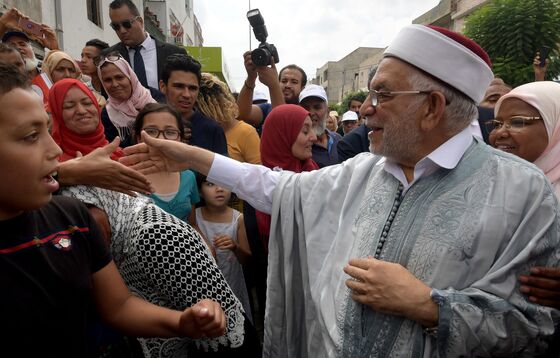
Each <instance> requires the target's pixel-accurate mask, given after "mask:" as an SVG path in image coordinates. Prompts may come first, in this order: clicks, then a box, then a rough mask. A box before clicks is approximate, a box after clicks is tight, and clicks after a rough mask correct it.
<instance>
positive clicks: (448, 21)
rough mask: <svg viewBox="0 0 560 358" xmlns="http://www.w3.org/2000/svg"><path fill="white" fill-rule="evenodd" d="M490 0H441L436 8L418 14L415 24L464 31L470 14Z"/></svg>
mask: <svg viewBox="0 0 560 358" xmlns="http://www.w3.org/2000/svg"><path fill="white" fill-rule="evenodd" d="M489 1H490V0H441V1H440V2H439V3H438V4H437V5H436V6H435V7H434V8H432V9H431V10H429V11H427V12H426V13H424V14H422V15H420V16H418V17H417V18H416V19H414V20H413V21H412V23H413V24H424V25H436V26H441V27H445V28H448V29H450V30H453V31H457V32H462V31H463V28H464V26H465V20H466V18H467V16H468V15H470V14H471V13H472V12H473V11H475V10H477V9H478V8H480V7H481V6H483V5H484V4H486V3H488V2H489Z"/></svg>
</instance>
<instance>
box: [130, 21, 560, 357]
mask: <svg viewBox="0 0 560 358" xmlns="http://www.w3.org/2000/svg"><path fill="white" fill-rule="evenodd" d="M458 69H459V70H458ZM492 78H493V74H492V70H491V63H490V59H489V57H488V55H487V54H486V52H485V51H484V50H483V49H482V48H481V47H480V46H479V45H477V44H476V43H475V42H474V41H472V40H470V39H468V38H466V37H464V36H463V35H460V34H458V33H454V32H452V31H449V30H447V29H443V28H438V27H431V26H423V25H410V26H407V27H405V28H403V29H402V30H401V31H400V33H399V34H397V36H396V37H395V39H394V40H393V41H392V43H391V44H390V45H389V46H388V47H387V49H386V50H385V52H384V58H383V59H382V60H381V62H380V63H379V67H378V69H377V72H376V74H375V76H374V77H373V80H372V81H371V82H370V84H369V89H370V90H369V95H368V97H367V98H366V101H365V102H364V104H363V105H362V107H361V109H360V114H361V115H362V116H365V117H367V122H368V125H369V126H370V127H371V132H370V133H369V139H370V150H371V151H372V152H373V153H374V154H375V155H374V154H371V153H361V154H359V155H357V156H355V157H354V158H352V159H349V160H347V161H345V162H344V163H342V164H340V165H333V166H329V167H326V168H322V169H321V170H317V171H313V172H307V173H298V174H296V173H291V172H277V171H273V170H269V169H268V168H265V167H262V166H257V165H251V164H247V163H238V162H236V161H234V160H231V159H229V158H225V157H222V156H220V155H216V154H213V153H209V152H207V151H204V150H202V149H200V148H195V147H191V146H187V145H185V144H180V143H176V142H173V143H172V142H170V141H162V140H156V139H150V138H148V140H147V141H146V142H145V143H146V145H148V147H145V146H142V145H140V146H137V147H129V148H125V151H126V152H127V153H128V154H132V156H131V157H127V158H126V159H123V161H125V162H127V161H128V162H129V164H130V163H136V165H135V166H133V167H134V168H137V169H148V168H149V166H150V163H153V164H151V165H155V166H156V168H157V166H158V165H159V166H161V165H162V163H161V160H162V155H163V156H165V159H166V161H165V164H164V165H166V167H167V168H169V167H172V168H176V169H185V167H190V168H192V169H194V170H196V171H198V172H200V173H202V174H206V175H207V177H208V180H209V181H211V182H213V183H215V184H217V185H220V186H222V187H225V188H228V189H230V190H231V189H233V191H234V192H235V193H237V194H238V195H239V197H241V198H243V199H244V200H247V201H248V202H249V203H250V204H251V205H253V206H254V207H255V208H256V209H257V210H260V211H262V212H264V213H270V214H271V218H272V222H271V227H272V229H271V235H270V241H269V256H268V275H269V280H268V292H267V307H266V309H267V320H266V322H265V339H264V356H267V357H373V356H375V357H422V356H424V357H435V356H439V357H494V356H507V357H511V356H526V357H535V356H552V355H551V353H552V352H551V348H550V347H551V346H552V345H553V343H554V342H555V338H556V339H557V336H556V335H557V334H558V329H559V328H558V327H559V324H560V317H559V315H558V311H557V310H554V309H552V308H549V307H544V306H539V305H536V304H535V303H533V302H531V301H530V300H529V299H528V298H527V297H526V296H525V295H524V294H523V292H521V290H520V285H519V282H518V277H519V275H521V274H524V275H527V274H529V272H530V269H531V268H532V267H536V266H551V267H558V266H559V265H560V263H559V261H558V257H560V253H559V250H560V214H559V212H558V199H557V198H556V197H555V194H554V191H553V189H552V187H551V185H550V184H549V183H548V181H547V179H546V177H545V176H544V174H543V172H542V171H540V170H539V169H538V168H536V167H534V166H532V165H531V164H529V163H527V162H525V161H523V160H520V159H518V158H514V157H513V156H511V155H509V154H507V153H503V152H499V151H497V150H495V149H493V148H491V147H489V146H488V145H486V144H485V143H483V142H482V141H481V140H479V139H475V138H474V137H473V135H472V132H471V129H470V128H469V126H470V123H471V121H472V120H473V119H474V118H476V116H477V108H476V103H479V102H480V101H481V100H482V98H483V96H484V92H485V90H486V88H487V87H488V84H489V83H490V81H491V80H492ZM508 125H511V126H514V125H518V124H513V123H512V124H509V123H508ZM158 156H159V157H158ZM158 158H159V160H158ZM325 189H326V190H325Z"/></svg>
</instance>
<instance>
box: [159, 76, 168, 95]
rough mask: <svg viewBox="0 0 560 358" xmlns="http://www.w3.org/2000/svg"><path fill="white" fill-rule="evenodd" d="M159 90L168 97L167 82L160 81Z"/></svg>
mask: <svg viewBox="0 0 560 358" xmlns="http://www.w3.org/2000/svg"><path fill="white" fill-rule="evenodd" d="M159 90H160V91H161V93H163V94H164V95H166V96H167V86H166V85H165V82H163V80H159Z"/></svg>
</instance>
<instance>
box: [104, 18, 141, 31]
mask: <svg viewBox="0 0 560 358" xmlns="http://www.w3.org/2000/svg"><path fill="white" fill-rule="evenodd" d="M139 18H140V16H136V17H133V18H132V19H130V20H124V21H122V22H111V23H110V24H109V25H110V26H111V27H112V28H113V30H115V31H119V30H120V29H121V26H122V27H124V28H125V29H130V28H131V27H132V23H133V22H134V21H136V20H138V19H139Z"/></svg>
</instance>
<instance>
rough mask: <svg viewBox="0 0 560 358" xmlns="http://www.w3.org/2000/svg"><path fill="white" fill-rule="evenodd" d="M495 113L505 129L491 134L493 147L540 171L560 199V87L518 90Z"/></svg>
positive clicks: (544, 83) (503, 99)
mask: <svg viewBox="0 0 560 358" xmlns="http://www.w3.org/2000/svg"><path fill="white" fill-rule="evenodd" d="M494 113H495V117H496V118H497V120H498V121H502V122H503V123H504V125H503V127H505V128H500V129H494V130H493V131H492V132H490V138H489V140H490V144H491V145H492V146H493V147H495V148H498V149H502V150H504V151H507V152H511V153H512V154H515V155H517V156H519V157H521V158H523V159H525V160H527V161H529V162H532V163H533V164H535V165H536V166H537V167H539V168H540V169H541V170H542V171H543V172H544V174H545V175H546V177H547V178H548V179H549V180H550V182H551V183H552V185H553V186H554V191H555V192H556V196H557V197H558V198H560V123H559V122H560V84H559V83H556V82H551V81H540V82H532V83H527V84H524V85H522V86H519V87H516V88H515V89H513V90H512V91H511V92H509V93H508V94H506V95H504V96H502V97H501V98H500V100H499V101H498V103H496V107H495V109H494ZM505 117H508V118H505ZM515 119H517V120H515ZM508 127H509V128H508ZM505 129H507V130H505Z"/></svg>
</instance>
